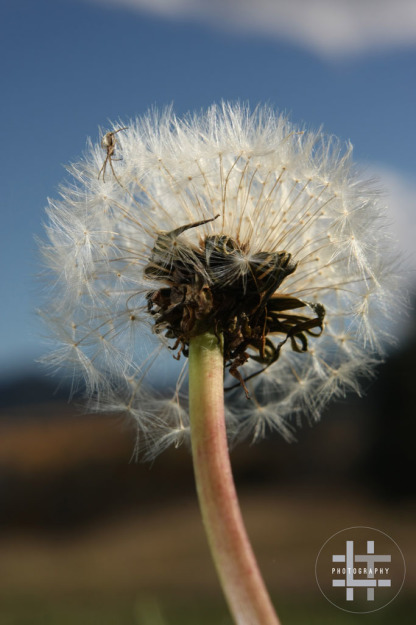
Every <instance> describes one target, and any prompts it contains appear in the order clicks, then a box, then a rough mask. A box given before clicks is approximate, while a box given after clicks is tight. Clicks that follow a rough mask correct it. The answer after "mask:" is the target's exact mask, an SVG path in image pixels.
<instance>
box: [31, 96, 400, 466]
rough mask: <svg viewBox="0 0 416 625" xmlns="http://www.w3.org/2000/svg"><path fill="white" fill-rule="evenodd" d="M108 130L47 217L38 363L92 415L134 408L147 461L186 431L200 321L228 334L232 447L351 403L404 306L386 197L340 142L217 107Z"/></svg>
mask: <svg viewBox="0 0 416 625" xmlns="http://www.w3.org/2000/svg"><path fill="white" fill-rule="evenodd" d="M120 129H123V132H118V130H120ZM111 133H113V134H112V135H111ZM115 133H118V134H117V141H116V142H114V141H113V142H112V143H111V146H110V147H109V146H108V145H107V144H106V145H104V144H101V143H100V142H98V143H97V144H96V145H95V144H92V143H91V142H90V143H89V144H88V146H87V154H86V156H85V157H84V159H83V160H82V161H80V162H79V163H76V164H73V165H71V166H70V167H69V168H68V169H69V173H70V175H71V181H70V182H69V183H67V184H66V185H65V186H64V187H62V189H61V191H60V199H58V200H56V201H50V202H49V206H48V208H47V219H48V221H47V224H46V236H47V238H46V240H45V242H43V243H42V244H41V248H42V252H43V255H44V259H45V264H46V265H47V267H48V268H49V272H50V276H51V280H50V297H49V300H48V304H47V305H46V306H45V312H44V316H45V318H46V320H47V321H48V323H49V325H50V327H51V328H52V330H53V332H54V334H55V336H56V338H57V340H58V343H59V345H60V346H59V347H58V349H57V350H56V351H55V352H53V353H52V354H51V355H50V357H49V359H50V363H51V365H53V367H57V366H63V365H67V366H69V367H70V369H71V371H74V372H75V371H78V372H79V374H80V375H81V377H83V378H84V379H85V380H86V386H87V392H88V395H89V397H90V401H91V403H92V404H93V405H94V408H95V409H97V410H107V411H111V412H118V411H123V412H126V413H128V414H130V416H131V417H132V418H133V419H134V420H135V422H136V423H137V427H138V431H140V435H139V439H140V443H139V447H140V449H145V450H146V451H145V454H146V455H147V456H149V457H150V456H151V455H152V453H159V452H160V451H162V450H163V449H165V448H166V447H167V446H168V445H170V444H176V445H178V444H180V443H181V442H182V441H186V440H187V438H188V435H189V421H188V415H187V390H186V386H187V359H186V356H187V352H188V347H189V340H190V337H191V336H192V335H193V334H194V333H195V332H197V331H198V330H197V329H198V328H200V327H203V326H204V324H205V325H206V324H208V323H209V324H211V325H212V326H214V328H215V330H217V331H218V332H221V333H223V335H224V337H225V372H226V373H225V389H229V390H226V421H227V427H228V431H229V435H230V438H232V439H235V440H240V439H241V438H244V437H245V436H248V435H251V436H253V437H254V439H259V438H261V437H263V436H264V435H265V434H266V433H267V431H273V430H278V431H279V432H281V433H282V435H283V436H285V437H286V438H287V439H290V438H291V437H293V430H294V425H295V424H296V423H297V421H299V419H300V416H301V415H305V416H306V417H309V418H310V419H312V420H316V419H317V418H319V414H320V412H321V410H322V408H323V407H324V405H325V404H326V402H327V401H328V400H329V399H330V398H331V397H334V396H339V395H342V394H344V393H345V392H346V391H347V390H349V389H351V390H353V391H355V392H358V391H359V383H358V380H359V377H360V376H363V375H370V373H371V371H372V369H373V367H374V364H375V362H376V361H377V360H379V359H380V358H381V357H382V355H383V350H384V346H385V344H386V341H387V340H388V338H389V336H388V334H389V332H388V328H389V323H388V322H389V319H390V318H393V317H394V316H395V314H396V310H397V308H398V307H399V306H400V296H399V287H398V275H397V274H398V273H399V272H398V271H397V269H396V268H397V263H396V258H395V253H394V251H391V250H394V246H393V245H392V242H391V240H390V237H389V234H388V229H387V227H386V217H385V215H384V208H383V198H382V197H381V196H380V194H379V193H378V192H377V190H376V189H375V188H374V185H373V184H372V183H370V182H367V183H366V182H365V181H364V182H363V181H362V180H361V178H360V176H359V174H358V173H357V171H356V168H355V166H354V164H353V161H352V146H351V145H350V144H347V145H346V146H342V145H341V143H340V142H339V141H337V140H336V139H334V138H333V137H326V136H325V135H324V134H323V133H322V132H321V131H319V132H310V131H306V130H305V129H304V128H297V127H295V126H294V125H292V124H291V123H290V122H289V121H288V120H287V119H285V118H284V117H283V116H279V115H277V114H275V113H274V112H273V111H272V110H270V109H268V108H266V107H264V108H261V107H259V108H258V109H256V110H255V111H254V112H251V111H250V110H249V109H248V108H247V107H244V106H240V105H230V104H223V105H221V106H212V107H211V108H210V109H208V110H207V111H206V112H205V113H201V114H199V115H197V114H195V115H189V116H187V117H185V118H184V119H178V118H177V117H176V116H175V115H174V114H173V112H172V111H171V110H170V109H168V110H166V111H165V112H163V113H161V114H159V113H156V112H152V113H149V114H148V115H147V116H145V117H143V118H141V119H138V120H136V121H134V122H129V123H128V125H127V126H124V125H122V126H121V127H117V126H114V128H113V129H112V131H110V134H108V133H107V134H105V135H104V137H107V140H109V137H110V138H111V137H112V139H114V137H115ZM110 135H111V136H110ZM110 148H111V155H110V156H109V155H108V151H109V149H110ZM110 158H111V161H109V160H108V159H110ZM104 159H107V167H106V171H105V180H104V176H100V177H99V176H98V173H99V172H100V171H102V167H103V162H104ZM172 356H176V358H177V359H178V360H174V359H172ZM166 358H170V359H171V360H172V365H175V366H176V377H174V378H173V381H172V383H171V389H170V395H169V393H168V386H169V384H166V385H165V392H164V394H163V396H162V397H161V396H159V395H158V391H157V389H156V390H155V389H152V383H153V384H154V376H153V377H152V372H154V371H158V370H159V368H160V363H161V362H162V361H163V360H164V359H166ZM247 395H249V396H250V397H251V399H250V400H248V399H247V398H246V396H247Z"/></svg>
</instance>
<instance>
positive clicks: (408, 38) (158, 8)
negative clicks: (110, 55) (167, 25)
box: [94, 0, 416, 58]
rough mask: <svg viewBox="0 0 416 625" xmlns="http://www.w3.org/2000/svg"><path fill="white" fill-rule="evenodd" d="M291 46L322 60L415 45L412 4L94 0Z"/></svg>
mask: <svg viewBox="0 0 416 625" xmlns="http://www.w3.org/2000/svg"><path fill="white" fill-rule="evenodd" d="M94 1H95V2H97V3H101V4H106V5H109V6H111V5H113V6H114V7H118V8H119V7H120V6H124V7H128V8H131V9H134V10H138V11H146V12H150V13H156V14H158V15H160V16H163V17H166V18H171V19H191V20H198V21H205V22H210V23H212V24H214V25H215V26H216V27H219V28H228V29H230V30H233V31H244V32H252V33H262V34H266V35H268V36H271V37H276V38H279V39H283V40H287V41H294V42H296V43H297V44H299V45H301V46H303V47H306V48H309V49H312V50H313V51H314V52H316V53H318V54H320V55H322V56H324V57H329V58H331V57H339V56H346V55H351V54H359V53H362V52H365V51H369V50H382V49H386V48H400V47H403V46H414V45H415V44H416V1H415V0H94Z"/></svg>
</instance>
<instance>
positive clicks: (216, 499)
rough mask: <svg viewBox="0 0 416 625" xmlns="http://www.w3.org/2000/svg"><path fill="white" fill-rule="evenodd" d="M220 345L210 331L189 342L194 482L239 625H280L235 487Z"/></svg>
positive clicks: (224, 583) (215, 561) (219, 340)
mask: <svg viewBox="0 0 416 625" xmlns="http://www.w3.org/2000/svg"><path fill="white" fill-rule="evenodd" d="M223 377H224V358H223V341H222V338H221V339H219V338H218V336H216V335H215V334H214V333H213V332H205V333H204V334H201V335H199V336H196V337H194V338H192V339H191V342H190V350H189V404H190V405H189V410H190V419H191V440H192V455H193V463H194V471H195V481H196V487H197V492H198V498H199V504H200V508H201V513H202V519H203V522H204V526H205V531H206V533H207V537H208V542H209V546H210V549H211V553H212V556H213V559H214V563H215V566H216V569H217V573H218V575H219V578H220V581H221V585H222V588H223V590H224V594H225V596H226V599H227V602H228V606H229V608H230V611H231V613H232V615H233V617H234V621H235V623H236V624H237V625H279V624H280V621H279V619H278V618H277V616H276V613H275V611H274V608H273V606H272V603H271V601H270V598H269V595H268V593H267V590H266V587H265V585H264V582H263V579H262V577H261V574H260V571H259V568H258V565H257V562H256V559H255V556H254V553H253V550H252V548H251V545H250V542H249V539H248V536H247V533H246V530H245V527H244V523H243V519H242V516H241V511H240V507H239V504H238V499H237V494H236V490H235V486H234V480H233V476H232V471H231V464H230V457H229V453H228V444H227V435H226V429H225V420H224V381H223Z"/></svg>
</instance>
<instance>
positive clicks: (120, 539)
mask: <svg viewBox="0 0 416 625" xmlns="http://www.w3.org/2000/svg"><path fill="white" fill-rule="evenodd" d="M0 18H1V30H2V37H1V41H0V47H1V50H0V67H1V85H2V96H1V99H0V111H1V118H2V128H1V136H2V139H1V141H2V149H1V151H0V176H1V178H2V181H3V182H2V188H3V192H2V198H1V205H2V206H1V210H2V213H1V214H2V218H3V228H2V231H3V234H4V239H3V241H2V245H1V248H0V254H1V264H0V272H1V282H0V285H1V291H2V304H3V305H2V312H1V324H0V625H6V624H7V625H12V624H13V625H26V624H27V625H32V624H33V625H40V624H42V625H49V624H52V623H60V624H64V625H66V624H68V625H72V624H73V623H82V624H84V623H85V624H86V625H90V624H95V623H97V624H100V625H107V624H111V625H137V624H140V625H175V624H176V623H181V624H182V625H186V624H187V623H192V624H199V623H201V624H202V625H204V624H205V623H207V624H208V623H215V624H224V625H225V624H227V623H228V624H230V622H231V621H230V619H229V616H228V614H227V609H226V606H225V603H224V601H223V599H222V596H221V591H220V589H219V586H218V582H217V580H216V576H215V572H214V568H213V565H212V563H211V560H210V555H209V553H208V548H207V546H206V542H205V536H204V534H203V530H202V525H201V521H200V518H199V511H198V507H197V502H196V496H195V492H194V485H193V476H192V467H191V458H190V454H189V451H188V450H187V449H185V448H179V449H173V450H169V451H168V452H165V453H164V454H163V455H162V456H160V457H159V458H157V459H156V461H155V462H153V463H152V464H142V463H137V462H135V461H132V454H133V450H134V442H135V433H134V429H133V428H132V427H130V426H129V424H127V423H125V422H124V421H123V420H122V419H121V418H114V417H112V418H110V417H106V416H90V415H85V414H83V412H82V409H80V408H79V407H78V406H77V405H76V402H72V403H69V402H68V396H69V389H68V388H67V387H66V383H65V382H64V381H60V380H59V378H58V377H55V378H51V377H47V376H46V374H45V371H44V370H43V369H42V367H41V366H40V365H39V364H36V360H37V359H38V358H39V357H41V356H42V354H44V352H45V351H46V349H47V346H46V341H45V339H44V338H43V334H44V329H43V327H42V325H41V323H40V322H39V320H38V319H37V316H36V309H37V308H38V307H39V306H40V305H41V293H40V289H41V283H40V281H39V279H38V277H37V276H38V274H39V273H40V271H41V265H40V260H39V258H38V254H37V249H36V243H35V240H34V237H35V236H42V228H43V226H42V221H43V219H44V214H43V209H44V206H45V204H46V199H47V197H48V196H52V197H53V196H56V195H57V194H58V192H59V184H60V182H61V180H62V179H63V178H64V177H65V175H66V174H65V170H64V167H63V165H64V164H65V163H69V162H73V161H75V160H77V159H78V158H79V157H80V155H81V154H82V152H83V150H84V148H85V145H86V138H87V137H88V136H89V137H92V139H93V141H96V140H99V139H100V131H99V127H101V128H103V129H106V128H109V126H110V122H109V120H112V121H117V120H121V121H124V122H126V120H128V119H129V118H131V117H134V116H136V115H141V114H143V113H145V112H146V111H147V110H148V109H149V107H158V108H163V107H164V106H166V105H169V104H173V107H174V110H175V111H176V113H177V114H179V115H182V114H184V113H185V112H186V111H188V110H195V109H197V110H199V109H201V108H206V107H207V106H209V105H210V104H211V103H212V102H215V101H219V100H221V99H225V100H234V101H235V100H241V101H247V102H249V103H250V104H251V105H252V106H253V107H254V106H255V105H256V104H258V103H263V102H267V103H269V104H270V105H272V106H273V107H274V108H276V109H278V110H280V111H282V112H284V113H286V114H287V115H288V116H289V118H290V119H291V120H292V121H293V122H295V123H305V124H306V125H307V126H308V127H310V128H314V129H317V128H319V127H320V126H321V125H322V126H323V128H324V130H325V131H326V132H327V133H329V134H335V135H337V136H339V137H341V139H343V140H345V141H347V140H351V141H352V143H353V144H354V146H355V159H356V160H357V161H358V163H359V164H360V166H361V167H362V168H363V169H364V170H365V172H366V173H365V175H366V176H368V177H372V176H377V177H378V178H379V180H380V183H379V184H380V188H381V189H383V190H384V192H385V194H386V202H388V204H389V211H390V217H391V222H392V229H393V230H394V232H395V234H396V237H397V238H398V240H399V243H400V247H401V249H402V251H403V257H404V263H403V272H404V275H405V280H406V284H407V288H408V289H409V291H410V293H411V299H414V295H413V294H414V291H415V283H416V275H415V270H416V256H415V253H414V241H415V240H416V208H415V207H416V202H415V199H416V180H415V177H414V173H415V170H416V169H415V166H416V148H415V146H416V132H415V130H416V122H415V118H416V116H415V108H416V107H415V105H416V5H415V3H414V2H413V0H396V1H395V2H394V3H393V2H391V1H390V0H361V1H358V0H357V1H356V0H332V2H328V1H326V0H276V1H273V0H257V1H255V0H252V1H251V2H250V0H222V1H216V0H214V1H210V0H170V1H169V0H90V1H87V0H73V1H70V0H59V1H58V2H57V1H56V0H55V1H52V0H50V1H47V0H37V2H36V3H35V2H32V1H31V0H13V1H12V0H3V2H2V5H1V8H0ZM4 221H5V224H4ZM4 225H5V227H4ZM397 325H398V327H397V334H398V337H399V340H398V344H397V346H396V347H395V349H392V350H391V352H390V354H389V356H388V358H387V359H386V362H385V364H384V365H382V366H380V368H379V372H378V377H377V379H376V380H375V381H373V382H371V383H366V384H365V395H364V396H363V397H362V398H356V397H347V398H345V399H343V400H341V401H338V402H337V403H334V404H332V405H331V406H330V408H329V409H328V410H327V411H326V413H325V414H324V415H323V417H322V420H321V422H320V423H319V424H318V425H315V426H314V427H313V428H311V427H309V426H307V425H305V427H304V428H303V429H302V430H301V431H299V433H298V442H297V443H294V444H290V445H289V444H287V443H285V442H284V441H282V440H280V439H279V438H277V437H271V438H270V439H268V440H267V441H266V442H262V443H259V444H258V445H249V444H245V445H241V446H240V447H238V448H237V449H235V450H234V451H233V452H232V462H233V467H234V471H235V478H236V483H237V489H238V491H239V493H240V496H241V505H242V509H243V514H244V517H245V519H246V523H247V528H248V531H249V534H250V536H251V538H252V541H253V546H254V549H255V551H256V554H257V555H258V558H259V562H260V566H261V568H262V570H263V572H264V576H265V579H266V582H267V585H268V586H269V588H270V591H271V594H272V597H273V599H274V600H275V601H276V604H277V606H278V608H279V614H280V616H281V619H282V621H283V625H297V624H298V623H302V624H304V623H308V624H311V625H314V624H317V623H320V624H325V623H331V624H333V623H339V624H341V625H346V624H352V623H354V624H355V623H357V622H358V621H360V619H362V618H363V617H361V616H360V615H354V614H349V613H345V612H341V611H340V610H338V609H337V608H336V607H334V606H333V605H331V604H330V603H329V602H328V601H327V600H326V599H325V598H324V597H323V596H322V595H321V593H320V591H319V588H318V587H317V584H316V581H315V574H314V566H315V559H316V556H317V554H318V552H319V550H320V548H321V546H322V545H323V543H324V542H325V541H326V540H327V539H328V538H329V537H330V536H331V535H332V534H334V533H335V532H337V531H339V530H341V529H344V528H346V527H350V526H355V525H363V526H369V527H374V528H377V529H379V530H381V531H383V532H386V533H387V534H389V535H390V536H391V537H392V538H393V539H394V540H395V541H396V542H397V543H398V544H399V546H400V548H401V549H402V552H403V554H404V557H405V560H406V563H407V578H406V582H405V585H404V587H403V590H402V591H401V593H400V595H399V596H398V597H397V598H396V599H395V600H394V601H393V602H392V603H391V604H390V605H389V606H387V607H386V608H384V609H382V610H381V611H379V612H376V613H373V614H369V615H367V616H366V617H364V618H365V619H366V622H367V623H369V624H370V625H373V624H376V623H381V624H383V623H387V622H388V623H391V622H400V623H409V624H410V623H414V622H415V614H416V596H415V587H416V562H415V560H416V550H415V547H416V533H415V529H416V528H415V522H414V519H415V511H416V506H415V502H416V499H415V494H416V493H415V480H414V475H415V462H414V457H415V443H414V441H415V440H416V425H415V416H416V415H415V412H416V410H415V382H414V380H415V379H416V364H415V363H416V317H415V314H414V312H413V308H411V309H410V310H409V315H408V316H407V317H406V318H405V319H400V320H399V321H398V324H397Z"/></svg>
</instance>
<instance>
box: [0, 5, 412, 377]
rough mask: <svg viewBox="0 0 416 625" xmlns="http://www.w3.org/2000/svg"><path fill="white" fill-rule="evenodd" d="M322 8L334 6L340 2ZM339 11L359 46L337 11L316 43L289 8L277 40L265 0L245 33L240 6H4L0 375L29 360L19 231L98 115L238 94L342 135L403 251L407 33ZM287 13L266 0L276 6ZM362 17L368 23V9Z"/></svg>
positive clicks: (202, 103)
mask: <svg viewBox="0 0 416 625" xmlns="http://www.w3.org/2000/svg"><path fill="white" fill-rule="evenodd" d="M314 3H316V4H317V8H319V7H318V5H321V4H322V2H319V0H310V2H309V3H308V7H309V8H310V6H311V5H313V4H314ZM251 4H252V5H253V3H251ZM301 4H302V0H296V1H295V2H294V4H293V3H292V5H290V6H295V7H296V6H297V5H299V6H300V5H301ZM337 4H339V6H340V8H343V9H345V6H344V5H345V2H344V0H334V6H336V5H337ZM350 4H351V5H353V6H355V7H356V8H355V9H353V10H356V11H357V15H356V16H355V15H353V18H354V19H355V18H357V23H360V24H361V25H363V24H364V26H362V28H363V32H362V33H361V32H360V33H359V35H360V37H361V39H359V38H358V36H355V35H354V36H353V35H351V36H350V35H349V32H350V30H351V33H353V34H354V33H355V34H356V32H357V29H354V19H353V20H352V21H351V20H350V19H349V18H350V17H351V16H349V17H348V15H345V14H344V13H341V14H334V15H332V14H331V15H328V23H327V24H325V23H324V24H322V23H321V22H322V19H320V18H319V15H318V18H319V20H318V21H317V24H318V23H319V28H322V32H320V31H319V28H318V26H317V27H316V28H318V30H317V31H316V32H315V30H316V29H315V30H314V28H315V26H314V24H313V23H312V22H313V20H312V18H311V17H310V16H306V17H305V16H303V15H302V11H300V12H298V15H297V16H296V17H297V19H298V21H299V22H302V19H304V20H305V22H304V28H303V30H302V29H300V30H299V29H296V28H295V29H294V30H293V32H292V30H291V28H292V26H291V24H292V25H293V23H294V24H295V26H296V25H298V23H297V22H296V21H295V22H293V20H292V21H290V20H291V19H292V18H291V16H290V15H289V16H288V14H286V13H285V19H286V22H285V23H287V28H286V30H285V31H284V32H281V30H279V27H278V25H279V24H280V23H281V22H280V21H279V14H278V11H276V10H274V12H271V13H270V14H269V13H267V11H270V10H271V6H273V7H274V8H275V9H276V7H277V8H278V7H279V3H274V4H273V3H272V5H271V4H270V2H268V1H267V0H259V2H258V4H256V6H257V7H258V11H259V12H260V13H259V15H263V14H262V13H261V10H262V8H264V11H265V13H264V15H265V16H266V18H267V19H263V20H261V19H259V20H253V27H251V21H250V20H251V17H250V13H249V12H247V11H248V9H247V6H248V5H247V2H246V1H245V0H241V2H240V0H227V1H224V4H223V5H221V3H217V2H213V3H211V4H210V3H209V2H206V3H204V1H203V0H199V2H198V1H197V0H182V1H179V0H172V3H171V5H169V3H166V2H163V1H161V0H155V1H154V5H152V4H151V3H150V0H149V2H146V0H123V1H121V2H119V3H116V2H115V1H114V2H112V1H111V0H91V1H90V2H86V1H82V0H73V1H70V0H59V1H57V0H54V1H53V2H52V1H45V0H37V1H36V2H33V0H14V1H12V0H4V2H3V4H2V8H1V24H2V37H1V41H0V47H1V50H0V67H1V84H2V96H1V99H0V108H1V117H2V126H1V136H2V150H1V153H0V160H1V162H0V172H1V178H2V181H3V182H2V184H3V194H2V202H1V203H2V216H3V219H5V222H6V224H5V228H4V227H3V241H2V246H1V252H0V253H1V292H2V293H1V294H2V300H3V306H2V315H1V324H0V375H1V376H6V375H8V374H10V373H15V372H17V371H19V370H23V369H27V368H30V367H31V366H32V363H33V360H34V359H35V358H37V357H39V356H40V355H41V354H42V353H43V352H44V351H45V343H44V341H43V338H42V333H43V328H42V325H41V323H40V322H39V321H38V319H37V316H36V313H35V310H36V308H37V307H38V306H39V305H40V303H41V298H40V289H41V282H40V281H39V280H38V279H37V277H36V276H37V274H39V272H40V271H41V264H40V259H39V258H38V255H37V250H36V244H35V242H34V236H35V235H38V236H41V235H42V221H43V209H44V206H45V205H46V199H47V197H48V196H51V197H53V196H56V195H57V193H58V186H59V184H60V182H61V181H62V180H63V178H64V177H65V170H64V167H63V165H64V164H65V163H69V162H71V161H74V160H76V159H77V158H78V157H80V156H81V155H82V152H83V150H84V148H85V144H86V138H87V137H88V136H91V137H92V138H93V140H94V141H95V140H97V139H99V131H98V127H99V126H101V127H102V128H104V129H105V128H107V127H108V126H109V124H108V120H109V119H111V120H118V119H120V120H124V121H127V120H128V119H129V118H131V117H134V116H136V115H140V114H142V113H144V112H145V111H146V110H147V109H148V108H149V107H152V106H156V107H163V106H165V105H168V104H170V103H173V105H174V108H175V110H176V112H177V113H178V114H182V113H184V112H186V111H187V110H193V109H201V108H205V107H207V106H208V105H209V104H211V103H212V102H214V101H218V100H221V99H229V100H237V99H239V100H243V101H248V102H250V104H251V105H253V106H255V105H256V104H257V103H259V102H267V103H269V104H270V105H272V106H273V107H275V108H276V109H279V110H280V111H283V112H286V113H287V114H288V115H289V116H290V118H291V119H292V121H294V122H299V123H303V122H304V123H305V124H306V125H307V126H309V127H312V128H318V127H320V126H321V125H323V127H324V129H325V130H326V131H327V132H328V133H334V134H336V135H338V136H340V137H341V138H342V139H345V140H348V139H350V140H351V141H352V143H353V144H354V146H355V158H356V159H357V160H358V161H359V162H360V163H361V164H363V165H365V166H367V167H368V168H369V171H370V172H373V171H374V172H376V173H378V174H379V175H380V177H381V186H382V187H384V188H385V189H386V191H387V193H388V195H389V196H390V203H391V210H392V218H393V219H395V220H396V226H395V227H396V229H397V232H398V236H399V237H400V238H401V240H402V243H403V247H404V248H407V249H408V250H410V248H411V247H412V246H413V241H414V239H415V237H416V228H415V224H416V203H415V199H416V181H415V176H414V173H415V171H416V121H415V119H416V114H415V111H416V28H415V29H414V30H415V32H414V31H413V30H412V28H410V27H409V28H408V27H407V26H406V25H407V24H408V23H410V18H411V15H410V13H409V15H407V13H406V11H410V7H411V5H410V4H409V3H408V2H406V0H401V1H400V0H398V2H397V4H396V3H393V4H392V3H390V5H392V6H395V7H396V9H395V11H396V15H395V16H393V17H394V19H393V18H392V17H391V15H389V14H387V13H386V15H384V14H383V12H381V14H382V15H381V18H380V19H379V23H378V22H377V19H376V18H377V10H376V9H375V4H374V2H373V0H363V1H362V3H361V4H357V5H355V3H354V2H353V3H350ZM381 4H383V5H384V2H382V3H381ZM146 5H149V7H150V6H153V11H152V10H150V9H149V8H148V7H146ZM165 5H167V6H168V8H166V6H165ZM288 6H289V5H288V4H287V2H286V0H285V1H283V2H282V7H283V9H284V10H285V11H286V9H288ZM371 6H373V12H374V11H375V13H374V17H375V21H376V26H377V27H379V29H378V30H377V28H376V29H375V31H374V32H373V31H371V32H370V31H369V32H368V33H366V31H365V25H366V24H367V22H366V19H364V18H365V16H363V19H359V18H360V15H359V11H360V9H359V7H364V8H366V10H367V9H369V10H370V9H371ZM386 6H387V5H386ZM224 7H225V8H224ZM251 8H252V7H251ZM283 9H282V10H283ZM233 11H234V12H236V13H235V16H237V17H236V19H233ZM400 12H402V14H401V13H400ZM329 13H330V12H329ZM264 15H263V17H264ZM340 15H341V17H340ZM368 16H369V19H368V24H370V25H371V28H373V27H374V24H373V22H374V20H371V19H370V18H371V11H370V12H369V13H368ZM368 16H367V17H368ZM341 18H342V19H341ZM396 18H397V19H396ZM399 18H400V19H399ZM273 20H275V21H276V23H274V22H273ZM331 20H332V21H331ZM283 21H284V20H283ZM382 22H383V23H382ZM415 23H416V22H415ZM346 24H349V26H350V28H349V29H348V28H347V26H346ZM275 26H276V27H275ZM368 28H369V29H370V26H368ZM374 28H375V27H374ZM401 28H402V29H403V31H402V33H403V37H401V36H400V35H401V31H400V29H401ZM337 29H338V30H337ZM389 29H390V30H389ZM393 31H394V32H393ZM329 32H330V33H332V35H331V36H329V35H328V38H327V39H325V37H326V35H325V33H329ZM337 33H339V34H338V36H337ZM315 35H316V36H315ZM322 41H324V43H325V45H323V44H322ZM338 42H339V46H338ZM3 223H4V222H3ZM412 263H413V268H415V267H416V262H415V261H414V260H411V264H412Z"/></svg>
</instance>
